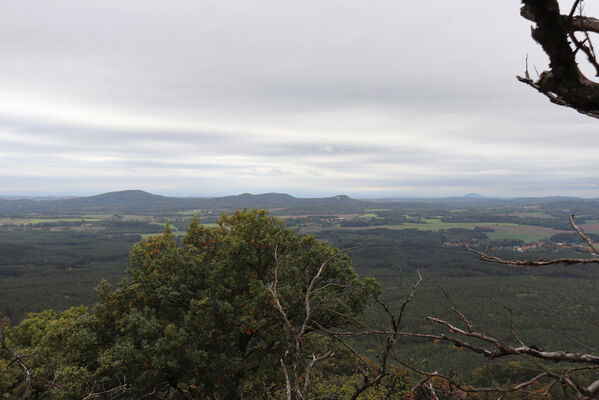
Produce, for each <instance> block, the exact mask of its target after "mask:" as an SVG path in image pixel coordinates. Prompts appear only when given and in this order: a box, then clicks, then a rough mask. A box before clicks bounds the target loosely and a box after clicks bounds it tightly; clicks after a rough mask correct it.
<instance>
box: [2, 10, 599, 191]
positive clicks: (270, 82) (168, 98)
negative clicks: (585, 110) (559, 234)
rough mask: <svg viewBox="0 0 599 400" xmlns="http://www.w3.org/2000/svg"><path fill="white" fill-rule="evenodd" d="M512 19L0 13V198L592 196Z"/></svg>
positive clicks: (594, 162) (586, 122)
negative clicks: (533, 76) (531, 75)
mask: <svg viewBox="0 0 599 400" xmlns="http://www.w3.org/2000/svg"><path fill="white" fill-rule="evenodd" d="M568 6H569V4H568ZM591 6H593V4H592V3H589V6H587V10H588V11H589V14H593V11H594V9H593V8H591ZM595 6H597V5H595ZM519 7H520V4H519V1H517V0H503V1H496V0H452V1H447V0H429V1H426V2H425V1H410V2H408V1H401V0H400V1H398V0H369V1H353V0H338V1H330V0H318V1H312V0H301V1H299V0H297V1H295V0H289V1H287V0H285V1H281V0H276V1H275V0H268V1H267V0H264V1H258V0H232V1H225V0H214V1H207V0H193V1H191V0H190V1H183V0H170V1H164V0H163V1H152V0H143V1H142V0H139V1H137V0H136V1H132V0H118V1H113V0H101V1H99V0H86V1H81V0H65V1H61V0H54V1H51V2H49V1H34V0H0V195H15V194H39V195H54V194H69V195H87V194H97V193H102V192H106V191H113V190H124V189H143V190H147V191H149V192H152V193H157V194H165V195H190V196H217V195H229V194H238V193H242V192H251V193H263V192H286V193H290V194H292V195H295V196H300V197H311V196H329V195H335V194H349V195H351V196H354V197H400V196H446V195H462V194H466V193H469V192H476V193H480V194H483V195H487V196H545V195H571V196H582V197H599V156H598V152H597V150H598V149H599V121H597V120H593V119H590V118H588V117H585V116H581V115H579V114H577V113H576V112H575V111H572V110H568V109H564V108H560V107H558V106H555V105H552V104H550V103H549V102H548V101H547V100H546V99H545V98H544V97H543V96H541V95H540V94H537V93H535V92H534V91H533V90H532V89H530V88H529V87H527V86H525V85H523V84H521V83H519V82H517V81H516V79H515V75H517V74H521V73H523V71H524V66H525V59H526V55H527V54H528V59H529V65H530V66H531V70H534V69H533V68H532V67H533V66H534V67H536V68H537V69H538V70H539V72H540V71H542V70H543V69H544V68H545V66H546V63H547V61H546V57H545V56H544V55H543V54H542V53H541V52H540V50H539V48H538V46H537V45H536V44H535V43H534V42H533V40H532V39H531V38H530V25H531V24H530V23H529V22H528V21H525V20H524V19H522V18H521V17H520V16H519ZM598 14H599V12H595V13H594V14H593V15H598Z"/></svg>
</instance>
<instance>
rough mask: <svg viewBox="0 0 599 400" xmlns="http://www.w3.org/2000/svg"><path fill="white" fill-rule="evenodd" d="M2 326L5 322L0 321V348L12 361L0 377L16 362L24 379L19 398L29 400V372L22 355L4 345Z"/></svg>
mask: <svg viewBox="0 0 599 400" xmlns="http://www.w3.org/2000/svg"><path fill="white" fill-rule="evenodd" d="M4 326H5V321H0V347H2V348H3V349H4V350H6V351H8V352H9V353H10V355H11V357H12V360H11V361H10V362H9V364H8V365H7V366H6V368H4V369H3V370H2V372H1V373H0V376H2V375H3V374H4V373H5V372H6V370H7V369H8V367H9V366H10V365H11V364H13V363H15V362H16V363H17V364H18V365H19V367H20V368H21V370H22V371H23V376H24V377H25V391H24V392H23V396H22V397H21V398H22V399H23V400H25V399H29V398H31V372H29V368H27V365H26V364H25V362H24V361H23V355H21V354H19V353H18V352H17V351H16V350H14V349H13V348H12V347H10V346H8V345H7V344H6V339H5V337H4Z"/></svg>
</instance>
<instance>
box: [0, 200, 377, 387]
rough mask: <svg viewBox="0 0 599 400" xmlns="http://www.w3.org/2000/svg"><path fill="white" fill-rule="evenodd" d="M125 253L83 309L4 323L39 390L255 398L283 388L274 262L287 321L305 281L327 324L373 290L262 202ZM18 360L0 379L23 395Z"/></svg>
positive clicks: (341, 322)
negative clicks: (111, 281) (122, 263)
mask: <svg viewBox="0 0 599 400" xmlns="http://www.w3.org/2000/svg"><path fill="white" fill-rule="evenodd" d="M275 252H276V257H275ZM277 259H279V260H283V259H284V260H285V262H284V263H279V264H277V263H276V260H277ZM131 260H132V263H133V265H134V266H135V268H134V269H133V270H131V271H130V274H129V276H128V277H127V278H126V279H124V280H123V281H122V282H121V283H120V284H119V286H118V288H117V289H116V290H111V289H110V288H109V287H108V285H107V284H106V282H103V283H101V284H100V286H99V289H98V294H99V296H100V301H99V303H98V304H97V305H96V306H95V308H94V310H93V311H92V312H89V311H88V310H87V309H85V308H77V309H72V310H67V311H66V312H64V313H62V314H59V315H57V314H54V313H51V312H46V313H41V314H37V315H33V316H31V317H30V318H28V319H26V320H25V321H23V323H21V324H20V325H19V326H17V327H16V328H14V329H13V330H11V331H10V332H9V336H10V348H11V349H13V348H14V349H15V350H16V351H22V352H23V353H24V354H26V356H27V357H29V358H28V359H27V367H28V370H29V371H30V372H31V376H32V382H33V383H32V385H33V389H32V391H31V393H33V394H34V396H35V397H36V398H61V399H71V398H72V399H81V398H88V399H91V398H111V397H113V396H119V398H140V397H145V398H169V399H177V398H181V399H193V398H197V399H199V398H201V399H239V398H262V397H265V396H266V395H267V394H268V393H275V392H276V391H277V389H279V388H280V387H282V386H281V385H282V384H283V382H284V377H283V370H282V369H281V359H283V358H284V357H285V354H286V353H289V352H290V351H293V349H294V344H293V341H292V340H290V336H289V335H290V333H289V331H288V330H287V328H286V327H285V326H284V325H283V324H282V322H281V316H280V313H279V311H278V310H277V309H276V307H275V304H274V303H275V301H274V299H273V297H272V294H271V292H269V290H268V287H269V284H270V283H271V282H273V280H274V279H275V265H276V266H277V288H278V297H277V299H279V300H280V301H281V302H282V303H283V304H285V313H286V315H287V316H288V318H289V320H290V321H301V320H304V319H305V318H306V313H307V312H308V311H307V308H306V304H305V302H306V296H305V293H306V291H307V290H308V288H309V287H311V288H312V292H311V295H310V297H309V298H310V301H311V304H312V307H311V308H310V311H309V315H310V321H312V322H314V323H315V324H318V326H322V327H323V328H326V329H336V328H340V327H345V326H347V325H348V324H349V323H350V320H348V319H347V316H351V317H354V318H355V317H357V316H359V314H360V313H361V312H362V311H363V310H364V307H365V306H366V304H367V300H368V298H369V295H370V293H371V292H373V291H376V290H378V285H377V284H376V283H374V282H373V281H372V280H361V279H359V278H358V277H357V276H356V274H355V273H354V271H353V269H352V267H351V262H350V259H349V257H348V256H347V255H345V254H342V253H340V252H339V250H337V249H335V248H332V247H330V246H328V245H326V244H324V243H322V242H319V241H317V240H315V239H314V238H313V237H312V236H304V235H297V234H294V233H293V232H292V231H290V230H288V229H285V227H284V225H283V223H282V222H281V221H280V220H279V219H276V218H273V217H270V216H269V215H268V214H267V213H266V212H264V211H255V210H253V211H247V212H246V211H244V212H235V213H234V214H233V215H231V216H226V215H225V216H223V217H222V218H221V219H220V220H219V221H218V225H217V227H215V228H207V227H204V226H202V225H200V224H199V221H198V220H197V219H194V221H193V222H192V223H191V225H190V227H189V230H188V232H187V235H186V236H185V237H184V239H183V241H182V242H181V243H180V242H178V241H177V240H176V238H175V237H174V235H173V234H171V232H170V231H169V229H168V228H167V230H166V231H165V233H164V234H163V235H161V236H158V237H150V238H148V239H146V240H144V241H142V242H140V243H139V244H137V245H135V246H134V247H133V249H132V250H131ZM323 265H325V266H326V268H322V266H323ZM317 274H318V282H317V285H316V284H315V282H314V276H315V275H317ZM323 305H326V307H325V306H323ZM306 329H307V330H308V331H309V330H311V329H312V327H311V326H310V327H307V328H306ZM317 339H318V338H316V337H314V338H311V345H312V346H315V343H316V341H317ZM306 357H309V356H308V355H307V354H306ZM302 362H303V361H302ZM17 368H18V366H17V365H13V366H8V368H7V370H10V371H11V379H12V380H11V382H6V383H5V386H4V388H5V390H8V391H11V392H12V393H13V394H15V395H16V394H19V393H21V394H24V395H27V394H28V389H27V388H25V387H24V384H23V382H24V378H23V375H22V374H19V373H18V370H17ZM0 382H1V381H0Z"/></svg>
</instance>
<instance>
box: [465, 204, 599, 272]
mask: <svg viewBox="0 0 599 400" xmlns="http://www.w3.org/2000/svg"><path fill="white" fill-rule="evenodd" d="M570 225H571V226H572V229H573V230H574V231H575V232H576V233H577V234H578V236H580V238H582V239H583V240H584V241H585V242H586V244H587V246H588V247H589V249H590V250H591V252H592V253H594V254H599V249H597V245H596V244H595V243H594V242H593V241H592V240H591V239H590V238H589V237H588V236H587V235H586V234H585V233H584V232H583V230H582V229H580V227H578V225H576V223H575V222H574V214H572V215H570ZM463 246H464V247H465V248H466V249H467V250H468V251H469V252H471V253H474V254H476V255H478V256H479V257H480V259H481V260H483V261H487V262H492V263H497V264H506V265H509V266H512V267H522V266H524V267H544V266H547V265H556V264H564V265H574V264H599V257H594V258H554V259H551V260H505V259H503V258H500V257H496V256H492V255H490V254H488V253H486V252H484V251H480V250H476V249H474V248H472V247H471V246H470V245H469V244H468V243H465V244H463Z"/></svg>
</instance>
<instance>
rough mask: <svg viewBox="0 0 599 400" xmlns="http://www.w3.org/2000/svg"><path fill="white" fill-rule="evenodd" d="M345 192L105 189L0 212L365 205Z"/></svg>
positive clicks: (6, 204) (13, 204) (0, 204)
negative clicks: (308, 195)
mask: <svg viewBox="0 0 599 400" xmlns="http://www.w3.org/2000/svg"><path fill="white" fill-rule="evenodd" d="M364 203H365V202H362V201H359V200H354V199H352V198H350V197H349V196H346V195H337V196H333V197H326V198H314V199H302V198H296V197H293V196H291V195H289V194H285V193H262V194H251V193H242V194H240V195H235V196H224V197H213V198H197V197H168V196H161V195H156V194H152V193H148V192H145V191H143V190H123V191H116V192H108V193H102V194H99V195H94V196H88V197H76V198H66V199H47V200H36V201H33V200H28V199H20V200H2V199H0V213H5V214H14V213H22V212H40V213H49V212H69V211H72V212H82V211H89V212H93V211H97V212H161V211H164V212H168V211H182V210H200V209H222V210H232V209H240V208H260V209H276V208H291V209H293V208H297V207H299V208H305V207H312V208H314V209H315V210H320V211H322V212H327V211H330V210H328V209H329V208H331V207H333V208H335V209H338V208H339V207H342V208H343V207H344V206H345V207H349V208H353V206H357V205H364Z"/></svg>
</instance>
